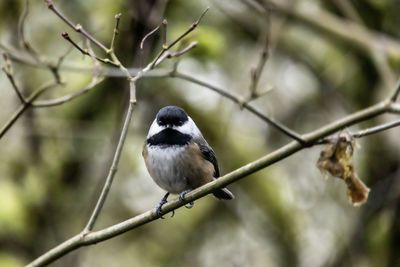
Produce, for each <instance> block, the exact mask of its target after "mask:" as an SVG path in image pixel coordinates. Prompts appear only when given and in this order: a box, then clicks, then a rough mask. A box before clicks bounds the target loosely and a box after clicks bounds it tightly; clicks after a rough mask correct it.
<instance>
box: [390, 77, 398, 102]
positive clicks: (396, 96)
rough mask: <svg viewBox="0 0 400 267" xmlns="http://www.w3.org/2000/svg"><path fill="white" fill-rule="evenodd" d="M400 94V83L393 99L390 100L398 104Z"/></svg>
mask: <svg viewBox="0 0 400 267" xmlns="http://www.w3.org/2000/svg"><path fill="white" fill-rule="evenodd" d="M399 94H400V81H399V82H398V84H397V88H396V90H395V91H394V93H393V95H392V97H391V98H390V100H391V101H393V102H396V101H397V98H398V96H399Z"/></svg>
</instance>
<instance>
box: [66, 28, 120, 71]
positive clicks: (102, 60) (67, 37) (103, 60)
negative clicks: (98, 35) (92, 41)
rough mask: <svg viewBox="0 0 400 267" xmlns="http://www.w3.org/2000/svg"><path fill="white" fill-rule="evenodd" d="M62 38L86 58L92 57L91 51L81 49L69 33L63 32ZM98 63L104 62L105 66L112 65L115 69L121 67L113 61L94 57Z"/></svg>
mask: <svg viewBox="0 0 400 267" xmlns="http://www.w3.org/2000/svg"><path fill="white" fill-rule="evenodd" d="M61 36H62V37H63V38H64V39H65V40H67V41H68V42H69V43H70V44H72V45H73V46H74V47H75V48H76V49H78V50H79V51H80V52H81V53H82V54H84V55H86V56H91V55H90V54H89V51H88V50H87V49H83V48H81V47H80V46H79V45H78V44H77V43H76V42H75V41H74V40H72V39H71V37H70V36H69V34H68V32H62V33H61ZM94 57H95V58H96V59H97V60H98V61H100V62H103V63H104V64H110V65H112V66H114V67H119V65H118V64H116V63H115V62H113V61H111V60H110V59H108V58H100V57H98V56H94Z"/></svg>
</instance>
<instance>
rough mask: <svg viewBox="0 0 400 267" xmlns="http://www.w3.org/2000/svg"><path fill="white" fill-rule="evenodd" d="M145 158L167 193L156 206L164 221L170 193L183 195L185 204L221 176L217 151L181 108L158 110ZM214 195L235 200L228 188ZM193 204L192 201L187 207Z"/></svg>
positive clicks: (151, 174) (146, 143) (152, 174)
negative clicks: (187, 199) (165, 207)
mask: <svg viewBox="0 0 400 267" xmlns="http://www.w3.org/2000/svg"><path fill="white" fill-rule="evenodd" d="M142 156H143V158H144V162H145V165H146V168H147V170H148V172H149V174H150V176H151V177H152V178H153V180H154V182H155V183H156V184H157V185H158V186H159V187H161V188H162V189H164V190H165V191H167V193H166V194H165V195H164V197H163V198H162V199H161V201H160V202H159V204H158V205H157V206H156V213H157V215H159V216H160V217H161V218H162V210H161V209H162V206H163V205H164V204H166V203H167V202H168V201H167V198H168V196H169V195H170V194H179V199H180V200H181V201H184V197H185V195H186V194H187V193H189V192H190V191H192V190H193V189H195V188H197V187H200V186H202V185H204V184H206V183H209V182H211V181H213V180H215V179H217V178H218V177H219V176H220V173H219V167H218V161H217V158H216V156H215V153H214V150H213V149H212V148H211V146H210V145H209V144H208V143H207V141H206V140H205V139H204V137H203V135H202V134H201V132H200V130H199V128H198V127H197V126H196V124H195V123H194V121H193V120H192V118H191V117H190V116H188V114H187V113H186V112H185V110H183V109H182V108H180V107H177V106H166V107H163V108H161V109H160V110H159V111H158V113H157V115H156V117H155V119H154V121H153V123H152V124H151V126H150V129H149V132H148V134H147V138H146V141H145V143H144V145H143V151H142ZM212 194H213V195H214V196H215V197H216V198H218V199H224V200H230V199H234V195H233V194H232V193H231V192H230V191H229V190H228V189H227V188H220V189H216V190H214V191H213V192H212ZM193 205H194V203H193V202H191V203H189V206H186V207H187V208H191V207H193ZM173 214H174V213H172V216H173Z"/></svg>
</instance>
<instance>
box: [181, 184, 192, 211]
mask: <svg viewBox="0 0 400 267" xmlns="http://www.w3.org/2000/svg"><path fill="white" fill-rule="evenodd" d="M190 191H192V189H188V190H185V191H183V192H182V193H180V194H179V200H180V201H182V202H184V201H185V195H186V194H187V193H189V192H190ZM193 206H194V202H189V205H185V208H187V209H191V208H193Z"/></svg>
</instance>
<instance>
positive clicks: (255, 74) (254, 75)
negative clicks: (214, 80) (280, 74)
mask: <svg viewBox="0 0 400 267" xmlns="http://www.w3.org/2000/svg"><path fill="white" fill-rule="evenodd" d="M265 16H266V18H267V19H266V20H267V21H266V23H267V25H266V30H265V31H266V33H265V37H264V38H265V40H264V45H263V49H262V51H261V55H260V59H259V61H258V64H257V67H256V68H254V69H252V70H251V72H250V73H251V79H250V81H251V82H250V96H249V100H253V99H255V98H257V97H258V96H259V95H258V93H257V85H258V82H259V80H260V77H261V74H262V71H263V69H264V66H265V63H266V62H267V60H268V55H269V53H268V52H269V51H268V50H269V41H270V28H271V25H270V24H271V21H270V12H269V9H267V11H266V14H265Z"/></svg>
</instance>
